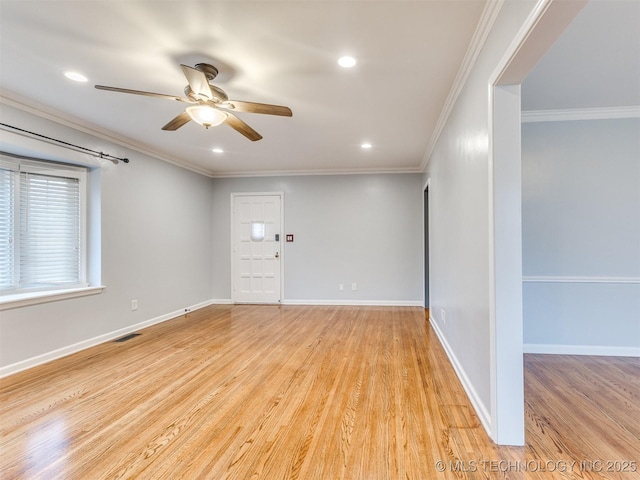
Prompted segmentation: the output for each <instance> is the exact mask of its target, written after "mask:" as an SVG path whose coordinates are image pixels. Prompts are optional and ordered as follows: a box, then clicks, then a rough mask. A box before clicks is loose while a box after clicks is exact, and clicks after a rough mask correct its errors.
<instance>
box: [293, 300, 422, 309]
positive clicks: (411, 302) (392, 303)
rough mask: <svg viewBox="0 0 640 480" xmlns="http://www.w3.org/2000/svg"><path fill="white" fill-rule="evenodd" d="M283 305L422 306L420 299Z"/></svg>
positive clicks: (296, 302) (299, 302)
mask: <svg viewBox="0 0 640 480" xmlns="http://www.w3.org/2000/svg"><path fill="white" fill-rule="evenodd" d="M282 304H283V305H318V306H320V305H323V306H324V305H335V306H342V305H345V306H362V307H424V304H423V302H422V301H420V300H283V302H282Z"/></svg>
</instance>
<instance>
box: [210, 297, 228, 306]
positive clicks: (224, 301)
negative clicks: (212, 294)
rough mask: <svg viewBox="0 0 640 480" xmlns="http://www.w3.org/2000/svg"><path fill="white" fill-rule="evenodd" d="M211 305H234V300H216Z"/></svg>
mask: <svg viewBox="0 0 640 480" xmlns="http://www.w3.org/2000/svg"><path fill="white" fill-rule="evenodd" d="M211 305H233V300H231V299H230V298H214V299H213V300H211Z"/></svg>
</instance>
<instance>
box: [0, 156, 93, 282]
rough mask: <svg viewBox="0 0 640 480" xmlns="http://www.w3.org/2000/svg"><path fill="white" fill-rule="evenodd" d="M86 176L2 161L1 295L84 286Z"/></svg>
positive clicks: (74, 169) (47, 165) (63, 169)
mask: <svg viewBox="0 0 640 480" xmlns="http://www.w3.org/2000/svg"><path fill="white" fill-rule="evenodd" d="M86 175H87V171H86V169H85V168H80V167H73V166H68V165H61V164H56V163H50V162H40V161H32V160H22V159H14V158H10V157H5V156H2V157H0V294H15V293H23V292H30V291H49V290H56V289H64V288H80V287H86V286H87V280H86V266H85V265H86V254H85V250H86V248H85V245H86V239H85V231H86V228H85V223H86V222H85V211H86V209H85V201H86V194H85V189H86V185H85V184H86Z"/></svg>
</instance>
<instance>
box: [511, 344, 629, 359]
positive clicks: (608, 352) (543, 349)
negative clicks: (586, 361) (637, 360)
mask: <svg viewBox="0 0 640 480" xmlns="http://www.w3.org/2000/svg"><path fill="white" fill-rule="evenodd" d="M523 349H524V353H540V354H548V355H596V356H603V357H640V347H609V346H602V345H553V344H535V343H525V344H524V345H523Z"/></svg>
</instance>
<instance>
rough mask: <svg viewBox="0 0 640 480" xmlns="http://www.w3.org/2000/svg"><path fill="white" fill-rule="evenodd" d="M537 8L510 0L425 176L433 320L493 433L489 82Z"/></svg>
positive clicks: (452, 114)
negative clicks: (428, 181)
mask: <svg viewBox="0 0 640 480" xmlns="http://www.w3.org/2000/svg"><path fill="white" fill-rule="evenodd" d="M534 6H535V2H526V1H507V2H505V4H504V6H503V7H502V9H501V11H500V13H499V15H498V18H497V20H496V23H495V24H494V26H493V28H492V30H491V33H490V34H489V37H488V38H487V41H486V43H485V45H484V47H483V49H482V52H481V53H480V55H479V57H478V60H477V62H476V64H475V66H474V67H473V70H472V71H471V74H470V76H469V78H468V80H467V83H466V84H465V86H464V88H463V89H462V91H461V93H460V96H459V97H458V99H457V101H456V104H455V107H454V108H453V110H452V112H451V114H450V116H449V118H448V120H447V122H446V125H445V127H444V129H443V131H442V134H441V135H440V137H439V139H438V141H437V144H436V147H435V149H434V150H433V153H432V154H431V156H430V158H429V163H428V165H427V171H426V172H425V177H424V182H425V183H426V180H427V179H430V188H429V196H430V198H429V203H430V223H431V225H430V228H429V230H430V245H429V248H430V251H431V252H430V255H431V261H430V267H429V268H430V290H431V291H430V294H431V296H430V306H431V308H430V311H431V317H432V320H433V324H434V327H435V328H436V330H437V331H438V332H439V336H440V338H441V339H442V341H443V344H444V345H445V348H446V350H447V353H448V355H449V357H450V358H451V360H452V363H453V364H454V366H455V367H456V370H457V372H458V376H459V377H460V379H461V381H462V383H463V385H464V387H465V389H466V391H467V393H468V394H469V397H470V399H471V401H472V403H473V405H474V407H475V408H476V411H477V413H478V415H479V417H480V419H481V421H482V422H483V425H484V426H485V428H487V430H488V431H489V433H490V434H492V435H493V434H494V433H495V431H496V425H495V422H494V420H495V419H494V418H492V414H491V411H492V406H491V402H492V394H493V392H492V390H491V372H492V370H491V368H492V365H491V354H492V338H491V334H492V332H491V329H492V326H491V318H490V302H491V298H490V295H491V290H490V285H491V282H492V281H493V279H492V277H491V269H490V264H489V262H490V255H489V254H490V248H491V246H490V244H489V228H490V216H491V215H492V213H493V212H491V211H490V203H489V195H490V191H489V174H490V166H489V151H488V144H489V140H488V138H489V128H490V125H489V91H490V89H489V80H490V78H491V76H492V74H493V72H494V70H495V69H496V68H497V66H498V65H499V63H500V60H501V59H502V57H503V56H504V55H505V52H506V51H507V48H508V47H509V45H510V44H511V42H512V41H513V39H514V38H515V37H516V35H517V33H518V30H519V29H520V28H521V26H522V25H523V24H524V22H525V20H526V18H527V16H528V15H529V13H530V12H531V11H532V9H533V7H534ZM443 312H444V315H443Z"/></svg>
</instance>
